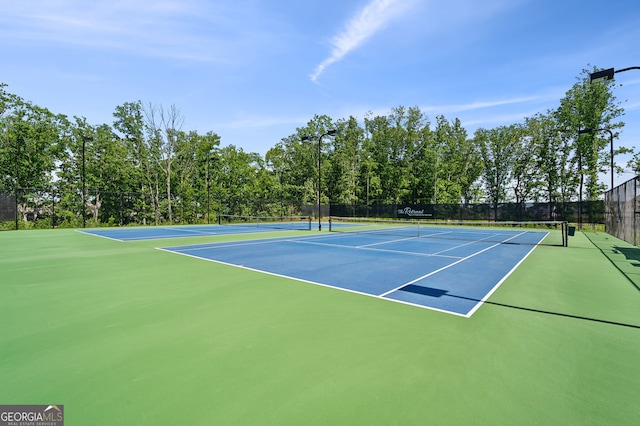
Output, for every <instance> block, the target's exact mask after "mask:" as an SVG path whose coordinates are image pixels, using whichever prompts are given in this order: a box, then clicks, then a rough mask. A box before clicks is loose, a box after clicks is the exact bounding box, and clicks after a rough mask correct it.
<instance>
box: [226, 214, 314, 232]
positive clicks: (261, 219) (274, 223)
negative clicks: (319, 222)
mask: <svg viewBox="0 0 640 426" xmlns="http://www.w3.org/2000/svg"><path fill="white" fill-rule="evenodd" d="M218 224H219V225H234V226H252V227H256V228H271V229H283V230H304V231H310V230H311V216H237V215H228V214H221V215H219V216H218Z"/></svg>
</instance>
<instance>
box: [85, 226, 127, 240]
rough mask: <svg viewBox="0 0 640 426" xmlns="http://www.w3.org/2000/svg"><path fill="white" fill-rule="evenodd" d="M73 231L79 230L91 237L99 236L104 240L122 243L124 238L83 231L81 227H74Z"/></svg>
mask: <svg viewBox="0 0 640 426" xmlns="http://www.w3.org/2000/svg"><path fill="white" fill-rule="evenodd" d="M75 231H76V232H80V233H82V234H85V235H91V236H92V237H100V238H104V239H106V240H111V241H118V242H119V243H124V242H125V240H121V239H119V238H113V237H107V236H106V235H100V234H94V233H93V232H90V231H85V230H82V229H76V230H75Z"/></svg>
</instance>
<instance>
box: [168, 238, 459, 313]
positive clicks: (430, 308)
mask: <svg viewBox="0 0 640 426" xmlns="http://www.w3.org/2000/svg"><path fill="white" fill-rule="evenodd" d="M156 250H161V251H164V252H167V253H172V254H179V255H182V256H187V257H192V258H194V259H199V260H205V261H208V262H213V263H218V264H220V265H226V266H233V267H235V268H241V269H244V270H247V271H252V272H258V273H261V274H267V275H271V276H274V277H280V278H287V279H290V280H294V281H299V282H303V283H307V284H313V285H317V286H320V287H326V288H331V289H334V290H340V291H346V292H347V293H353V294H358V295H361V296H368V297H373V298H375V299H378V300H383V301H385V302H392V303H401V304H403V305H409V306H414V307H416V308H421V309H428V310H430V311H437V312H442V313H445V314H450V315H455V316H459V317H466V315H465V314H461V313H458V312H454V311H447V310H446V309H440V308H435V307H433V306H426V305H420V304H418V303H413V302H405V301H404V300H395V299H388V298H386V297H382V296H378V295H376V294H371V293H365V292H362V291H358V290H351V289H348V288H344V287H338V286H333V285H330V284H323V283H319V282H317V281H310V280H305V279H302V278H296V277H291V276H289V275H283V274H277V273H275V272H269V271H264V270H262V269H255V268H250V267H248V266H244V265H236V264H234V263H228V262H223V261H220V260H215V259H208V258H206V257H200V256H196V255H192V254H187V253H182V252H179V251H173V250H167V249H164V248H158V247H157V248H156Z"/></svg>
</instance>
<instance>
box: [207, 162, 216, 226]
mask: <svg viewBox="0 0 640 426" xmlns="http://www.w3.org/2000/svg"><path fill="white" fill-rule="evenodd" d="M211 161H213V162H214V163H215V162H216V161H218V157H216V156H210V157H207V173H206V174H207V176H206V177H207V225H209V224H210V221H209V216H210V215H211V210H210V209H209V200H210V196H209V193H210V188H211V181H210V180H209V169H210V168H211Z"/></svg>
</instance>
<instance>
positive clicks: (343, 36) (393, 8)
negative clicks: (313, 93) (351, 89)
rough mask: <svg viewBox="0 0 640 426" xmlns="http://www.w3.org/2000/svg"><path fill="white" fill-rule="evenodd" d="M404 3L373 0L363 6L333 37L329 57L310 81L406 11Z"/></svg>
mask: <svg viewBox="0 0 640 426" xmlns="http://www.w3.org/2000/svg"><path fill="white" fill-rule="evenodd" d="M403 3H404V4H403ZM406 3H407V2H402V1H401V0H373V1H372V2H371V3H369V4H368V5H367V6H365V7H364V8H363V9H362V10H361V11H360V12H359V13H358V14H357V15H356V16H354V17H353V18H352V19H351V20H350V21H349V22H348V23H347V26H346V28H345V29H344V30H343V31H342V32H341V33H339V34H338V35H336V36H335V37H333V39H332V40H331V44H332V45H333V50H332V51H331V55H330V56H329V57H328V58H327V59H325V60H324V61H322V62H321V63H320V65H318V66H317V67H316V69H315V71H314V72H313V74H312V75H311V81H313V82H316V81H317V80H318V77H320V75H321V74H322V73H323V72H324V71H325V70H326V69H327V67H329V66H330V65H331V64H334V63H336V62H338V61H340V60H341V59H342V58H344V57H345V56H346V55H347V54H348V53H349V52H351V51H353V50H355V49H357V48H358V47H359V46H360V45H362V43H364V42H365V41H366V40H367V39H368V38H370V37H371V36H373V35H374V34H376V33H377V32H378V31H380V30H381V29H383V28H384V27H385V25H387V24H388V23H389V21H391V20H392V19H393V18H395V17H396V16H398V15H399V14H400V12H401V11H403V10H405V9H406Z"/></svg>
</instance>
